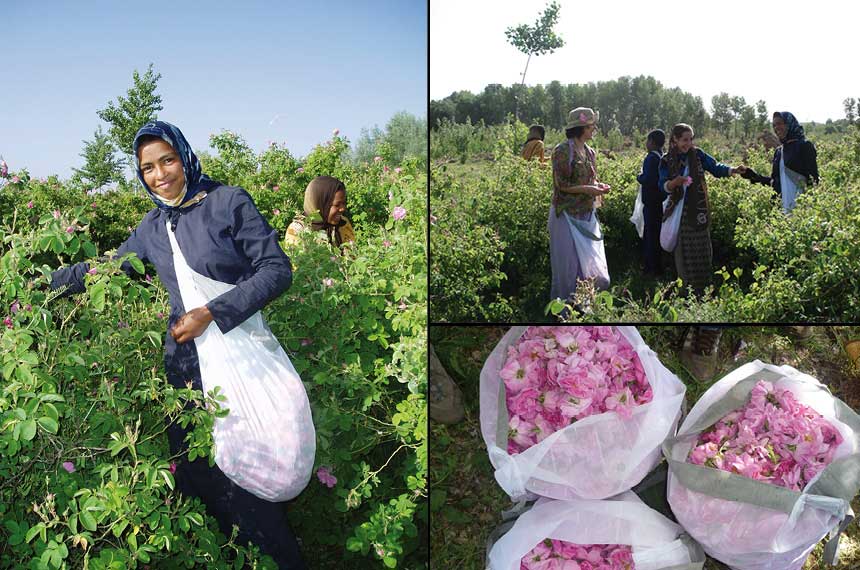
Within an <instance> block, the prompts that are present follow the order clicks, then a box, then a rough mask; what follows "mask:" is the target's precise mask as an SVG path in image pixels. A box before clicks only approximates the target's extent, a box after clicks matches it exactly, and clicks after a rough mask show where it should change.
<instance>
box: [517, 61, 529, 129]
mask: <svg viewBox="0 0 860 570" xmlns="http://www.w3.org/2000/svg"><path fill="white" fill-rule="evenodd" d="M531 60H532V54H529V57H528V59H527V60H526V68H525V69H524V70H523V80H522V81H520V92H519V93H517V95H516V97H514V100H515V101H516V107H515V108H514V118H515V119H516V120H517V121H519V120H520V94H522V92H523V86H524V85H525V84H526V73H527V72H528V70H529V62H530V61H531Z"/></svg>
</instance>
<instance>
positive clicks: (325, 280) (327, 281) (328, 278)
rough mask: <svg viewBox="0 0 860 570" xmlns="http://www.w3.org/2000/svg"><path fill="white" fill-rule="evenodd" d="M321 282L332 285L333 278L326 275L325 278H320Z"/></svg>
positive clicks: (327, 285)
mask: <svg viewBox="0 0 860 570" xmlns="http://www.w3.org/2000/svg"><path fill="white" fill-rule="evenodd" d="M322 283H323V285H325V286H326V287H331V286H332V285H334V279H332V278H331V277H326V278H325V279H323V280H322Z"/></svg>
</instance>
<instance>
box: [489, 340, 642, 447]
mask: <svg viewBox="0 0 860 570" xmlns="http://www.w3.org/2000/svg"><path fill="white" fill-rule="evenodd" d="M500 376H501V377H502V380H503V381H504V383H505V400H506V403H507V408H508V417H509V424H508V453H510V454H512V455H514V454H517V453H521V452H522V451H524V450H526V449H528V448H529V447H531V446H532V445H535V444H537V443H540V442H541V441H543V440H544V439H545V438H546V437H547V436H549V435H550V434H552V433H554V432H556V431H558V430H560V429H563V428H565V427H567V426H569V425H570V424H572V423H574V422H576V421H578V420H581V419H584V418H587V417H588V416H591V415H595V414H602V413H606V412H614V413H617V414H618V415H619V416H621V417H622V418H624V419H629V418H630V417H632V415H633V410H634V409H635V408H636V407H637V406H640V405H642V404H646V403H648V402H650V401H651V400H652V399H653V392H652V389H651V385H650V384H649V382H648V378H647V377H646V376H645V371H644V369H643V368H642V361H641V360H640V359H639V355H638V354H636V351H635V350H634V349H633V347H632V346H631V345H630V343H629V342H628V341H627V339H626V338H624V336H623V335H622V334H621V333H620V332H618V331H617V330H616V329H614V328H612V327H586V326H578V327H564V326H558V327H549V326H548V327H529V328H528V329H527V330H526V332H525V333H524V334H523V336H522V337H520V339H519V341H517V343H516V344H514V345H512V346H511V347H510V348H509V349H508V358H507V360H506V362H505V365H504V366H503V367H502V370H501V372H500Z"/></svg>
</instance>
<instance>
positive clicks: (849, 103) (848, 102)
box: [842, 97, 857, 125]
mask: <svg viewBox="0 0 860 570" xmlns="http://www.w3.org/2000/svg"><path fill="white" fill-rule="evenodd" d="M855 103H856V101H855V100H854V98H853V97H848V98H847V99H845V100H844V101H842V105H843V107H845V118H846V119H848V124H849V125H853V124H854V119H855V118H856V117H857V114H856V113H855V111H854V105H855Z"/></svg>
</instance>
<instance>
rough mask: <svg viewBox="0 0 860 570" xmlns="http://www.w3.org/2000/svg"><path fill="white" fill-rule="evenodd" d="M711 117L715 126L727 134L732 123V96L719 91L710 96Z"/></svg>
mask: <svg viewBox="0 0 860 570" xmlns="http://www.w3.org/2000/svg"><path fill="white" fill-rule="evenodd" d="M711 107H712V112H711V117H712V118H713V120H714V123H716V125H717V128H718V129H720V130H721V131H722V132H723V134H725V135H728V134H729V129H730V128H731V125H732V98H731V97H729V94H728V93H725V92H724V93H720V94H719V95H714V96H713V97H712V98H711Z"/></svg>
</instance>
